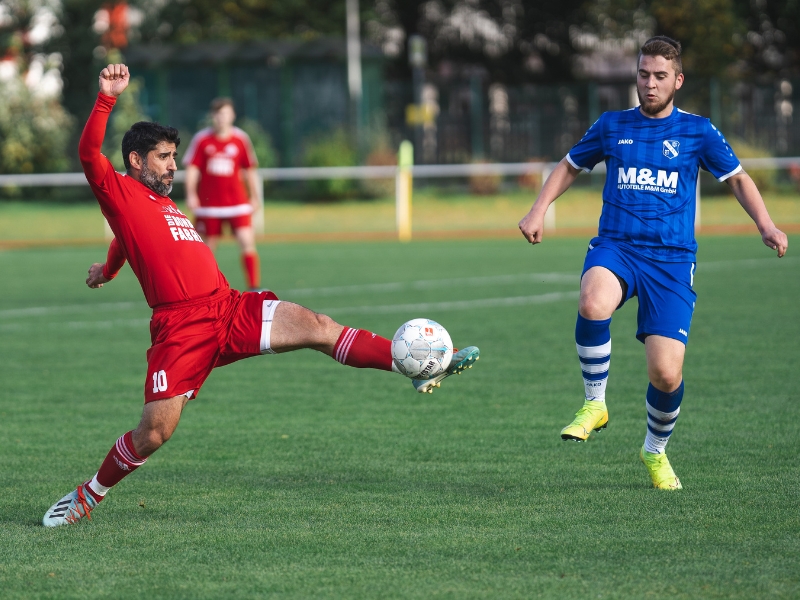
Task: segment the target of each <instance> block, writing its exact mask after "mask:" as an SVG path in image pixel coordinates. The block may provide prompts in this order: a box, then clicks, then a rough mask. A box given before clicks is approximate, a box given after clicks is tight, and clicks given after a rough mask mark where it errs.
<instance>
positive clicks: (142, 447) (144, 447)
mask: <svg viewBox="0 0 800 600" xmlns="http://www.w3.org/2000/svg"><path fill="white" fill-rule="evenodd" d="M174 432H175V428H174V427H171V426H170V425H168V424H158V425H155V426H153V427H148V428H146V429H144V430H142V428H140V429H139V431H137V432H136V433H137V434H138V435H135V434H134V442H138V443H134V445H135V446H136V451H137V453H139V454H141V455H142V456H149V455H150V454H152V453H153V452H155V451H156V450H158V449H159V448H160V447H161V446H163V445H164V444H165V443H167V441H168V440H169V438H171V437H172V434H173V433H174Z"/></svg>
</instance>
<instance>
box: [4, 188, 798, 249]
mask: <svg viewBox="0 0 800 600" xmlns="http://www.w3.org/2000/svg"><path fill="white" fill-rule="evenodd" d="M764 198H765V202H766V204H767V207H768V208H769V211H770V214H771V215H772V218H773V220H774V221H775V222H776V223H779V224H783V225H789V226H792V227H793V228H792V231H796V230H800V198H798V196H797V194H787V193H768V194H765V196H764ZM534 199H535V194H533V193H532V192H525V191H520V190H509V191H508V192H502V193H498V194H496V195H493V196H474V195H469V194H457V193H438V192H437V191H436V190H434V189H431V188H428V189H423V190H422V191H418V192H417V193H415V195H414V202H413V228H414V231H415V232H416V233H417V234H419V235H426V234H431V233H434V232H454V231H469V232H481V231H485V232H494V233H495V234H496V233H498V232H504V231H505V232H507V233H508V234H511V235H516V233H515V231H516V225H517V223H518V222H519V220H520V219H521V218H522V217H523V216H524V215H525V213H526V212H527V211H528V209H529V208H530V206H531V204H532V203H533V200H534ZM600 208H601V200H600V195H599V192H598V190H597V189H593V188H589V187H576V188H575V189H572V190H569V191H567V193H566V194H564V196H563V197H561V198H559V200H558V202H557V203H556V225H557V227H558V229H560V230H569V229H581V230H586V229H587V228H588V229H591V228H595V229H596V228H597V220H598V217H599V215H600ZM701 217H702V223H703V225H704V226H709V227H730V226H734V227H738V226H742V225H749V228H750V229H751V230H752V231H753V232H755V226H754V225H753V224H752V221H750V219H749V217H748V216H747V214H746V213H745V212H744V211H743V210H742V208H741V207H740V206H739V204H738V203H737V202H736V200H735V199H734V198H733V196H708V197H706V198H705V199H704V201H703V204H702V209H701ZM264 219H265V235H266V238H265V239H267V240H270V241H275V240H288V239H304V238H312V239H313V238H314V237H315V236H318V235H320V234H328V235H329V234H340V235H341V234H345V235H346V234H365V233H376V234H387V236H391V234H392V232H393V231H394V230H395V206H394V200H393V199H389V198H387V199H384V200H374V201H342V202H330V203H312V204H302V203H299V202H288V201H282V200H276V199H272V198H268V199H267V202H266V205H265V216H264ZM582 233H584V232H583V231H582ZM102 238H103V218H102V215H101V214H100V211H99V210H98V209H97V205H96V203H94V202H90V201H88V200H87V202H85V203H75V204H64V203H61V204H59V203H40V202H0V248H1V247H2V246H3V242H6V243H7V244H15V243H20V242H26V243H27V244H28V245H30V244H32V243H34V244H35V243H37V242H42V241H45V242H53V241H55V242H68V241H75V240H81V241H84V242H85V241H86V240H100V239H102Z"/></svg>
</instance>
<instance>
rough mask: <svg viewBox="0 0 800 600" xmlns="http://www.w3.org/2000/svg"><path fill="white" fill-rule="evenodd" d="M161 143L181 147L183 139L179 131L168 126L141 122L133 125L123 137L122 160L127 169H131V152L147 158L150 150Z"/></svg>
mask: <svg viewBox="0 0 800 600" xmlns="http://www.w3.org/2000/svg"><path fill="white" fill-rule="evenodd" d="M159 142H171V143H173V144H175V147H176V148H177V147H178V146H180V145H181V138H180V136H179V135H178V130H177V129H175V128H174V127H169V126H168V125H161V124H160V123H151V122H149V121H139V122H138V123H134V124H133V125H131V128H130V129H128V131H126V132H125V135H124V136H123V137H122V160H123V162H124V163H125V169H126V170H130V168H131V159H130V154H131V152H136V154H138V155H139V156H141V157H142V158H145V157H147V154H148V152H150V150H154V149H155V147H156V146H158V144H159Z"/></svg>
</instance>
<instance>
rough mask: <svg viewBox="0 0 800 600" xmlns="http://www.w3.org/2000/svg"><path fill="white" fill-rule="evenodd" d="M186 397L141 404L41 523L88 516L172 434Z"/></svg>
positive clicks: (47, 524) (63, 522)
mask: <svg viewBox="0 0 800 600" xmlns="http://www.w3.org/2000/svg"><path fill="white" fill-rule="evenodd" d="M188 400H189V399H188V398H187V397H186V396H176V397H174V398H169V399H165V400H156V401H153V402H149V403H147V404H145V405H144V410H143V411H142V418H141V420H140V421H139V426H138V427H137V428H136V429H134V430H133V431H129V432H128V433H126V434H125V435H123V436H121V437H120V438H119V439H118V440H117V441H116V442H115V443H114V445H113V446H112V447H111V450H109V452H108V454H107V455H106V458H105V460H104V461H103V463H102V464H101V465H100V469H99V470H98V471H97V473H96V474H95V476H94V477H93V478H92V479H91V481H87V482H86V483H82V484H81V485H79V486H78V488H77V489H76V490H73V491H72V492H70V493H69V494H67V495H66V496H64V497H63V498H62V499H61V500H59V501H58V502H56V503H55V504H54V505H53V506H51V507H50V510H48V511H47V513H45V516H44V519H42V524H43V525H44V526H45V527H56V526H58V525H67V524H70V523H75V522H77V521H79V520H80V519H81V518H83V517H87V518H89V519H91V517H90V513H91V511H92V510H93V509H94V508H95V506H97V505H98V504H99V503H100V501H102V500H103V497H104V496H105V495H106V493H107V492H108V490H109V489H111V488H112V487H113V486H115V485H116V484H117V483H119V482H120V481H122V480H123V479H124V478H125V477H127V476H128V475H130V474H131V473H133V472H134V471H135V470H136V469H138V468H139V467H141V466H142V465H143V464H144V463H145V462H146V461H147V457H148V456H150V455H151V454H152V453H153V452H155V451H156V450H158V449H159V448H160V447H161V446H162V445H164V443H165V442H166V441H167V440H168V439H169V438H170V437H171V436H172V434H173V433H174V432H175V429H176V428H177V427H178V422H179V421H180V418H181V412H182V411H183V407H184V406H186V402H188Z"/></svg>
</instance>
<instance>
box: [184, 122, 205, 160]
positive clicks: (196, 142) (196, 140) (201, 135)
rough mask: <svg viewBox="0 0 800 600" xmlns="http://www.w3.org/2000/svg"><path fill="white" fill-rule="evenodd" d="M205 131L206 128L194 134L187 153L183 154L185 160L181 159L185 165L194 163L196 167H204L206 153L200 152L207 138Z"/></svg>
mask: <svg viewBox="0 0 800 600" xmlns="http://www.w3.org/2000/svg"><path fill="white" fill-rule="evenodd" d="M205 133H206V130H205V129H204V130H202V131H198V132H197V133H196V134H194V137H193V138H192V141H191V142H189V147H188V148H187V149H186V154H184V155H183V160H182V161H181V162H182V163H183V166H184V167H188V166H189V165H194V166H195V167H200V168H202V166H203V165H202V162H203V159H204V158H205V154H204V153H203V152H200V145H201V144H202V142H203V140H204V139H205Z"/></svg>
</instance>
